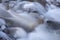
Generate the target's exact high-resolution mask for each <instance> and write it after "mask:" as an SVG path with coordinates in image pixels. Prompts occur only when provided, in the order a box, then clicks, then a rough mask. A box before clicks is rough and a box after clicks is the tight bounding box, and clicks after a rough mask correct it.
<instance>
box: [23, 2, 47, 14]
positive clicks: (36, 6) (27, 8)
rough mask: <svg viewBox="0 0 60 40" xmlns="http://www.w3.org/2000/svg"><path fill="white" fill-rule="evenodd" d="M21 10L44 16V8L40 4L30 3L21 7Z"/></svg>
mask: <svg viewBox="0 0 60 40" xmlns="http://www.w3.org/2000/svg"><path fill="white" fill-rule="evenodd" d="M23 10H25V11H27V12H33V11H37V12H38V13H39V14H44V13H45V12H46V10H45V8H44V7H43V6H42V5H41V4H40V3H37V2H32V3H29V4H25V5H23Z"/></svg>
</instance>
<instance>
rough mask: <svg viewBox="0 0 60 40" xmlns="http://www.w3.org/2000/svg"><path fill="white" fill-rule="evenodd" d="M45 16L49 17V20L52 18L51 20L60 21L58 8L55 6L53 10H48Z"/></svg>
mask: <svg viewBox="0 0 60 40" xmlns="http://www.w3.org/2000/svg"><path fill="white" fill-rule="evenodd" d="M45 16H46V17H47V18H48V19H49V20H53V21H57V22H60V9H59V8H56V9H53V10H49V11H48V12H47V13H46V14H45Z"/></svg>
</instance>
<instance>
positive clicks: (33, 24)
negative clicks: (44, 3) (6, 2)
mask: <svg viewBox="0 0 60 40" xmlns="http://www.w3.org/2000/svg"><path fill="white" fill-rule="evenodd" d="M46 1H47V2H48V3H49V4H50V5H49V4H47V6H46V8H44V7H43V6H42V5H41V4H39V3H38V2H29V1H21V0H17V1H10V4H9V7H11V8H10V9H9V10H6V9H5V6H4V5H3V4H2V3H1V4H0V17H1V18H3V19H1V18H0V38H1V37H2V38H3V39H6V40H13V39H12V38H11V37H10V36H9V35H8V34H7V33H5V32H4V30H5V28H6V29H7V31H9V30H10V31H11V32H10V33H11V34H12V35H11V34H10V35H11V36H13V37H14V38H15V39H16V40H60V29H59V30H54V29H52V28H51V26H50V25H48V24H47V21H48V20H51V21H54V22H57V23H60V8H59V7H57V6H56V5H54V4H52V3H51V1H52V2H54V0H46ZM57 2H60V0H57ZM46 9H47V11H46ZM5 20H7V21H8V22H12V24H11V25H10V26H12V27H9V29H8V27H6V26H5V25H7V23H6V21H5ZM41 20H43V21H44V23H43V24H40V21H41ZM8 26H9V25H8ZM52 27H53V26H52ZM12 31H13V32H12Z"/></svg>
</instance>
